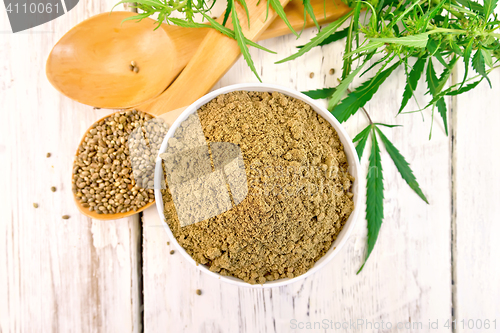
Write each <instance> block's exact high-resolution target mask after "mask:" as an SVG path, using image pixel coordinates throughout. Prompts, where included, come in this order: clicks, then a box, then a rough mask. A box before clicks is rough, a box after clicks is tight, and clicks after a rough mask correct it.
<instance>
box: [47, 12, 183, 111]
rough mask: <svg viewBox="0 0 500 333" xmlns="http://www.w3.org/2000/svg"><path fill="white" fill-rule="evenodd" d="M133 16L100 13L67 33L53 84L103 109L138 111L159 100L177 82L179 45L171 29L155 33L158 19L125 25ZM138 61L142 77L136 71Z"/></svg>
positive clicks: (53, 61)
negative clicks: (133, 67) (133, 66)
mask: <svg viewBox="0 0 500 333" xmlns="http://www.w3.org/2000/svg"><path fill="white" fill-rule="evenodd" d="M132 15H133V13H131V12H112V13H103V14H99V15H96V16H93V17H91V18H90V19H88V20H86V21H84V22H82V23H80V24H78V25H76V26H75V27H74V28H73V29H71V30H70V31H69V32H68V33H66V34H65V35H64V36H63V37H62V38H61V39H60V40H59V42H58V43H57V44H56V45H55V46H54V48H53V50H52V52H51V53H50V55H49V57H48V60H47V67H46V72H47V78H48V79H49V81H50V83H52V85H53V86H54V87H56V89H58V90H59V91H60V92H61V93H63V94H64V95H66V96H68V97H70V98H72V99H74V100H76V101H78V102H81V103H83V104H88V105H92V106H96V107H101V108H116V107H123V106H130V107H132V106H135V105H137V104H139V103H141V102H144V101H146V100H149V99H152V98H154V97H156V96H157V95H159V94H160V93H161V92H162V91H163V90H165V88H166V87H167V86H168V85H169V84H170V82H171V81H172V80H173V79H174V78H175V76H174V74H173V73H174V71H175V68H174V64H175V59H176V57H177V51H176V46H175V45H174V43H173V42H172V39H171V38H170V37H169V36H168V35H167V33H166V32H165V30H163V29H157V30H153V29H154V27H155V24H154V23H155V21H154V20H152V19H149V18H147V19H144V20H142V21H141V22H133V21H125V22H123V23H121V22H122V21H123V19H125V18H127V17H130V16H132ZM132 61H134V62H135V63H136V64H137V67H138V68H139V72H138V73H135V72H134V71H132V70H130V68H129V66H130V64H131V62H132ZM175 75H177V73H175Z"/></svg>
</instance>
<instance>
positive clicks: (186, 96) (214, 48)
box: [75, 0, 289, 220]
mask: <svg viewBox="0 0 500 333" xmlns="http://www.w3.org/2000/svg"><path fill="white" fill-rule="evenodd" d="M258 1H259V0H247V6H248V10H249V16H250V20H251V22H252V24H251V26H250V28H249V27H248V23H247V20H246V13H245V10H244V9H243V7H242V6H241V5H240V4H239V3H238V5H236V8H235V10H236V11H237V14H238V17H239V19H240V22H241V27H242V30H243V33H244V35H245V36H246V38H248V39H250V40H252V41H255V40H257V38H258V37H259V36H260V35H261V34H262V32H263V31H264V30H265V29H266V28H267V27H268V26H269V24H270V23H271V22H272V20H273V19H274V18H275V17H276V13H275V12H274V10H271V9H269V17H268V18H269V19H268V20H266V15H267V14H266V11H267V6H265V5H263V4H261V5H260V6H257V3H258ZM279 1H280V2H281V4H282V5H283V6H285V5H286V4H287V3H288V1H289V0H279ZM220 20H222V17H221V18H220ZM228 25H229V27H231V28H232V24H229V22H228ZM239 56H240V49H239V47H238V44H237V42H236V41H235V40H233V39H231V38H229V37H226V36H224V35H222V34H221V33H219V32H218V31H215V30H211V31H209V32H208V33H207V36H206V37H205V38H204V40H203V42H202V43H201V45H200V46H199V48H198V50H197V51H196V53H195V54H194V56H193V58H192V59H191V60H190V62H189V63H188V65H187V66H186V68H185V69H184V70H183V71H182V73H181V74H180V75H179V77H178V78H177V79H176V80H175V81H174V82H173V83H172V85H171V86H170V87H169V88H168V89H167V90H166V91H165V92H164V93H163V94H161V95H160V96H158V97H157V98H155V99H154V100H152V101H150V102H147V103H143V104H141V105H139V106H138V107H137V109H139V110H141V111H144V112H147V113H148V114H150V115H152V116H154V117H158V116H161V115H163V114H165V116H166V117H168V118H170V119H175V118H177V116H178V115H179V114H180V113H181V112H182V111H183V109H184V108H185V107H187V106H188V105H190V104H192V103H193V102H195V101H196V100H197V99H198V98H200V97H202V96H203V95H205V94H206V93H207V92H208V91H209V90H210V89H211V88H212V87H213V86H214V85H215V83H217V81H219V79H220V78H221V77H222V76H223V75H224V74H225V73H226V72H227V71H228V70H229V68H231V66H232V65H233V64H234V63H235V62H236V60H238V57H239ZM139 66H140V65H139ZM169 111H173V112H169ZM92 128H93V127H90V128H89V131H90V130H91V129H92ZM86 134H87V133H86ZM86 134H85V136H86ZM85 136H84V138H85ZM83 140H84V139H83ZM89 184H90V182H89ZM75 202H76V204H77V206H78V208H79V209H80V211H81V212H82V213H84V214H85V215H87V216H89V217H92V218H95V219H100V220H112V219H118V218H122V217H126V216H129V215H133V214H135V213H136V212H139V211H142V210H144V209H146V208H147V207H149V206H150V205H152V204H153V202H151V203H149V204H146V205H145V206H143V207H142V208H140V209H139V210H137V211H129V212H126V213H117V214H98V213H97V212H95V211H90V210H89V209H88V208H85V207H83V206H82V203H81V202H80V201H79V200H78V198H77V197H76V195H75Z"/></svg>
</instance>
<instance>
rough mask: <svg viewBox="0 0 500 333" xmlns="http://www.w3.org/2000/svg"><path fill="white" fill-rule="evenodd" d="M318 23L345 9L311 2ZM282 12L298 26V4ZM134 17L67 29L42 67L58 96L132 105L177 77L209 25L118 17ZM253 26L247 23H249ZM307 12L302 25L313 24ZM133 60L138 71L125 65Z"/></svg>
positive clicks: (117, 15)
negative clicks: (158, 24)
mask: <svg viewBox="0 0 500 333" xmlns="http://www.w3.org/2000/svg"><path fill="white" fill-rule="evenodd" d="M311 6H312V7H313V10H314V13H315V16H316V18H317V20H318V22H319V23H320V24H323V23H326V22H332V21H334V20H336V19H337V18H339V17H341V16H342V15H344V14H345V13H347V11H348V10H349V8H348V7H347V6H346V5H344V4H343V3H342V2H341V1H340V0H335V1H326V2H325V1H324V0H311ZM285 12H286V14H287V17H288V19H289V21H290V23H291V25H292V26H293V27H294V29H296V30H300V29H302V27H303V25H304V7H303V6H302V4H301V2H298V1H295V2H292V3H290V4H289V5H288V6H287V7H286V8H285ZM133 15H135V14H134V13H131V12H112V13H111V14H110V13H103V14H99V15H96V16H93V17H91V18H89V19H87V20H85V21H83V22H82V23H80V24H78V25H76V26H75V27H74V28H73V29H71V30H70V31H68V32H67V33H66V34H65V35H64V36H63V37H62V38H61V39H60V40H59V42H58V43H57V44H56V45H55V46H54V48H53V49H52V51H51V53H50V55H49V57H48V59H47V66H46V73H47V78H48V79H49V81H50V83H51V84H52V85H53V86H54V87H55V88H56V89H57V90H59V91H60V92H61V93H62V94H64V95H66V96H68V97H69V98H71V99H73V100H76V101H78V102H80V103H83V104H87V105H91V106H94V107H100V108H108V109H123V108H130V107H134V106H137V105H139V104H141V103H143V102H146V101H148V100H151V99H152V98H154V97H156V96H158V95H159V94H161V93H162V92H163V91H164V90H165V89H166V88H167V87H168V86H169V85H170V83H171V82H172V81H173V80H174V79H175V78H176V77H177V75H179V73H180V71H181V70H182V69H183V68H184V67H185V66H186V64H187V63H188V62H189V60H190V59H191V58H192V57H193V55H194V54H195V52H196V50H197V49H198V47H199V45H200V43H201V42H202V40H203V38H205V36H206V35H207V33H208V31H209V30H211V29H196V28H179V27H177V26H173V25H167V24H163V25H162V26H161V27H162V28H163V29H157V30H153V29H154V27H155V21H153V20H152V19H149V18H147V19H144V20H142V21H141V22H132V21H127V22H124V23H123V24H121V22H122V20H123V19H125V18H127V17H130V16H133ZM268 22H272V23H271V25H270V26H269V27H268V28H267V29H266V31H265V32H264V33H262V34H261V35H259V37H258V40H260V39H267V38H272V37H277V36H282V35H286V34H288V33H290V30H289V29H288V27H287V26H286V25H285V23H284V22H283V21H282V20H281V19H279V18H278V19H276V20H274V21H273V20H271V19H270V18H269V21H268ZM252 24H253V23H252ZM313 25H314V23H313V21H312V19H311V18H310V17H309V16H307V23H306V27H311V26H313ZM132 61H134V62H135V63H136V65H137V67H135V68H138V69H139V72H138V73H135V72H133V71H131V70H130V69H129V66H130V64H131V62H132Z"/></svg>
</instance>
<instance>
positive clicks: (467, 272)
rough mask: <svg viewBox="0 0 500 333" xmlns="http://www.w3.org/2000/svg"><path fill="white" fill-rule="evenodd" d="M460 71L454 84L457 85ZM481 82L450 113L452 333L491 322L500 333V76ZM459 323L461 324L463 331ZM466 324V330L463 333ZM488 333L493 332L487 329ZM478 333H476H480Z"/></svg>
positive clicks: (494, 75)
mask: <svg viewBox="0 0 500 333" xmlns="http://www.w3.org/2000/svg"><path fill="white" fill-rule="evenodd" d="M462 77H463V71H460V72H459V73H458V76H457V80H461V79H462ZM489 77H490V79H491V83H492V85H493V89H490V88H489V86H488V83H487V82H483V83H481V84H480V85H479V86H478V87H477V88H476V89H474V90H473V91H471V92H468V93H466V94H464V95H461V96H458V98H457V102H456V104H455V110H454V118H453V120H454V122H455V126H456V131H455V133H454V134H455V137H454V146H453V147H454V156H455V163H454V168H453V183H454V189H455V191H454V192H455V193H456V195H455V200H454V220H455V226H456V229H455V251H454V253H453V254H454V257H453V261H454V264H455V278H456V279H455V281H454V282H455V287H456V297H455V311H456V319H457V322H458V327H457V332H471V331H476V332H480V331H481V330H480V329H478V326H475V325H476V324H477V325H479V324H481V321H482V324H483V329H484V323H485V322H484V321H485V320H487V319H488V320H490V322H492V321H493V320H495V319H496V330H500V297H499V296H500V284H499V276H500V268H499V266H498V263H499V262H500V242H499V241H498V235H500V224H499V223H498V216H499V215H500V206H499V205H498V203H499V201H500V188H499V187H498V184H499V183H500V175H499V173H498V168H500V156H499V155H498V153H497V148H496V143H498V142H499V141H500V131H498V126H499V125H500V113H499V107H498V94H499V93H500V72H499V71H498V70H496V71H494V72H492V73H491V74H490V75H489ZM462 320H465V328H464V326H463V323H462ZM469 320H472V321H473V322H474V325H473V324H472V321H471V323H470V324H471V326H470V328H469V326H468V324H469V322H468V321H469ZM490 325H491V328H490V330H493V331H494V330H495V329H494V326H493V323H490ZM484 331H485V332H486V330H484ZM481 332H482V331H481Z"/></svg>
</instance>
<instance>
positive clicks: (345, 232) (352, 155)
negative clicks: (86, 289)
mask: <svg viewBox="0 0 500 333" xmlns="http://www.w3.org/2000/svg"><path fill="white" fill-rule="evenodd" d="M241 90H243V91H267V92H274V91H276V92H280V93H282V94H285V95H287V96H290V97H294V98H296V99H299V100H301V101H303V102H305V103H307V104H309V105H310V106H311V107H312V108H313V109H314V111H316V112H317V113H319V114H320V115H321V116H322V117H323V118H325V119H326V120H327V121H328V122H329V123H330V124H331V125H332V126H333V128H334V129H335V130H336V131H337V133H338V135H339V138H340V141H342V144H343V145H344V151H345V154H346V156H347V161H348V162H349V173H350V174H351V175H352V176H354V177H355V178H356V180H355V181H354V183H353V186H352V193H353V194H354V197H353V200H354V211H353V212H352V213H351V215H350V216H349V219H348V220H347V222H346V224H345V225H344V227H343V228H342V230H341V232H340V233H339V235H338V237H337V239H336V240H335V241H334V242H333V244H332V246H331V248H330V250H328V252H327V253H326V254H325V255H324V256H323V257H321V258H320V259H319V260H318V261H317V262H316V263H315V264H314V266H313V267H312V268H311V269H309V270H308V271H307V272H306V273H304V274H302V275H299V276H297V277H295V278H293V279H279V280H275V281H269V282H265V283H264V284H255V285H252V284H249V283H246V282H244V281H243V280H240V279H238V278H235V277H230V276H223V275H220V274H218V273H214V272H211V271H210V270H209V269H208V268H207V267H206V266H205V265H202V264H199V265H197V264H196V262H195V261H194V259H193V258H191V256H190V255H189V254H188V253H187V252H186V251H185V250H184V248H183V247H182V246H180V245H179V243H178V242H177V240H176V238H175V237H174V235H173V234H172V231H171V230H170V228H169V226H168V224H167V223H166V222H165V215H164V214H163V209H164V204H163V198H162V195H161V190H160V188H161V187H160V184H161V180H162V178H163V169H162V163H161V159H160V158H159V157H158V158H157V159H156V168H155V178H154V183H155V199H156V208H157V209H158V214H160V217H161V220H162V222H163V224H164V227H165V231H166V232H167V235H168V238H169V239H170V242H171V243H172V244H173V245H174V246H175V248H176V250H177V251H178V252H179V253H180V254H181V255H182V256H184V258H185V259H186V260H187V261H188V262H189V263H191V264H192V265H194V266H196V267H197V268H198V269H199V270H201V271H202V272H204V273H207V274H209V275H211V276H213V277H216V278H219V279H220V280H222V281H225V282H228V283H231V284H235V285H238V286H241V287H250V288H259V289H262V288H272V287H279V286H283V285H286V284H290V283H293V282H296V281H298V280H301V279H303V278H305V277H307V276H310V275H312V274H313V273H314V272H317V271H318V270H319V269H321V267H323V266H325V265H326V264H327V263H328V262H329V261H330V260H332V258H333V257H334V256H335V255H337V253H339V252H340V251H341V249H342V247H343V246H344V244H345V243H346V241H347V239H348V238H349V235H350V234H351V231H352V230H353V228H354V224H355V222H356V219H357V217H358V213H359V211H360V209H361V206H362V205H361V201H360V200H361V197H360V195H359V179H360V166H359V161H358V155H357V153H356V149H355V148H354V145H353V143H352V140H351V138H349V136H348V135H347V133H346V131H345V130H344V128H343V127H342V125H340V123H339V122H338V121H337V119H335V117H333V116H332V114H331V113H330V112H329V111H328V110H326V109H325V108H324V107H323V106H321V105H319V104H318V103H316V101H314V100H313V99H311V98H310V97H308V96H306V95H304V94H302V93H300V92H298V91H295V90H292V89H289V88H285V87H281V86H277V85H273V84H263V83H260V84H259V83H249V84H235V85H231V86H227V87H224V88H221V89H218V90H216V91H213V92H211V93H209V94H207V95H205V96H203V97H202V98H200V99H199V100H197V101H196V102H194V103H193V104H191V105H190V106H189V107H188V108H187V109H186V110H184V111H183V112H182V113H181V115H180V116H179V118H177V120H176V121H175V122H174V123H173V124H172V127H171V128H170V129H169V131H168V133H167V135H166V136H165V139H164V140H163V143H162V145H161V147H160V151H159V153H160V154H161V153H164V152H165V151H166V149H167V142H168V139H169V138H170V137H172V135H173V134H174V133H175V130H176V129H177V127H178V126H179V124H181V123H182V122H183V121H184V120H186V119H187V117H188V116H189V115H191V114H192V113H194V112H196V111H197V110H198V109H199V108H200V107H201V106H202V105H204V104H206V103H208V102H209V101H211V100H212V99H214V98H215V97H217V96H218V95H221V94H226V93H229V92H232V91H241Z"/></svg>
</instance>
